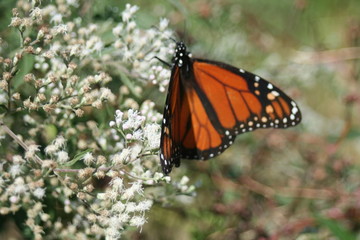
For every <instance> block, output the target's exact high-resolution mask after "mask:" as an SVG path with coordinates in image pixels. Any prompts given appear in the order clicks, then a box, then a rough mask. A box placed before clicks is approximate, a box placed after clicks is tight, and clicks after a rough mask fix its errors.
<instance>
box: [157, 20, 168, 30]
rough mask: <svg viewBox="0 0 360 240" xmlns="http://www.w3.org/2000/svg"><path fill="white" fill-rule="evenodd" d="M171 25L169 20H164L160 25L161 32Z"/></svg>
mask: <svg viewBox="0 0 360 240" xmlns="http://www.w3.org/2000/svg"><path fill="white" fill-rule="evenodd" d="M168 25H169V19H166V18H162V19H161V20H160V24H159V30H160V31H164V30H165V29H166V28H167V27H168Z"/></svg>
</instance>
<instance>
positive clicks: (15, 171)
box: [9, 164, 22, 177]
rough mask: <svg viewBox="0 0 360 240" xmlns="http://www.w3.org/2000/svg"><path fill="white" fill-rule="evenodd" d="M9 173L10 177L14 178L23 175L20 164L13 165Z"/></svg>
mask: <svg viewBox="0 0 360 240" xmlns="http://www.w3.org/2000/svg"><path fill="white" fill-rule="evenodd" d="M9 173H10V175H11V176H12V177H16V176H18V175H19V174H21V173H22V171H21V165H19V164H13V165H11V167H10V170H9Z"/></svg>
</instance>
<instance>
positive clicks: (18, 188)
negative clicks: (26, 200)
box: [13, 177, 28, 194]
mask: <svg viewBox="0 0 360 240" xmlns="http://www.w3.org/2000/svg"><path fill="white" fill-rule="evenodd" d="M13 187H14V188H13V193H14V194H23V193H25V192H26V191H27V190H28V186H27V185H26V184H25V180H24V178H22V177H17V178H16V179H15V180H14V184H13Z"/></svg>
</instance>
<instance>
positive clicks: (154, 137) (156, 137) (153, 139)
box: [144, 123, 160, 149]
mask: <svg viewBox="0 0 360 240" xmlns="http://www.w3.org/2000/svg"><path fill="white" fill-rule="evenodd" d="M144 136H145V138H146V139H147V145H148V146H149V148H150V149H155V148H159V146H160V126H159V125H158V124H155V123H153V124H146V126H145V127H144Z"/></svg>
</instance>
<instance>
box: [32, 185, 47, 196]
mask: <svg viewBox="0 0 360 240" xmlns="http://www.w3.org/2000/svg"><path fill="white" fill-rule="evenodd" d="M33 195H34V196H35V197H37V198H38V199H42V198H43V197H44V195H45V188H40V187H38V188H36V189H35V190H34V192H33Z"/></svg>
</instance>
